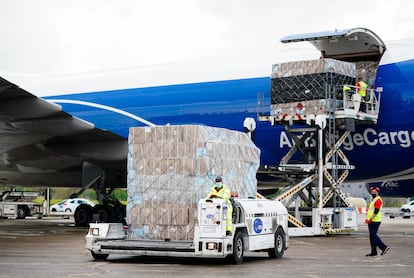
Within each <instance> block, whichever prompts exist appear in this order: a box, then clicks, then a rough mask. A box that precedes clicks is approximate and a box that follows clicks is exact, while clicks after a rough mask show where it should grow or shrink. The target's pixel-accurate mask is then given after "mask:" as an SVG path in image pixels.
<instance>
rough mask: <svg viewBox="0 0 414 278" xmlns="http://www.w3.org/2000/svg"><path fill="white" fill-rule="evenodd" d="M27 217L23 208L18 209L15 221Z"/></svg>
mask: <svg viewBox="0 0 414 278" xmlns="http://www.w3.org/2000/svg"><path fill="white" fill-rule="evenodd" d="M26 216H27V210H26V208H25V207H19V208H18V209H17V219H25V218H26Z"/></svg>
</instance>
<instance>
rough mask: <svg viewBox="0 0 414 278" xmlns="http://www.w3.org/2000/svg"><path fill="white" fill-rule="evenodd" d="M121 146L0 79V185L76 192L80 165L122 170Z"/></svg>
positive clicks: (113, 137) (120, 141)
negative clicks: (74, 188) (71, 189)
mask: <svg viewBox="0 0 414 278" xmlns="http://www.w3.org/2000/svg"><path fill="white" fill-rule="evenodd" d="M109 145H110V146H111V148H110V149H113V148H112V147H114V146H115V148H114V151H112V152H108V149H109V148H108V146H109ZM126 146H127V140H126V139H125V138H123V137H121V136H119V135H116V134H114V133H111V132H108V131H104V130H101V129H97V128H95V127H94V125H93V124H92V123H89V122H86V121H83V120H81V119H79V118H76V117H74V116H72V115H70V114H68V113H66V112H64V111H62V108H61V107H60V106H59V105H56V104H54V103H51V102H48V101H46V100H43V99H41V98H39V97H36V96H35V95H33V94H31V93H29V92H27V91H25V90H24V89H22V88H20V87H18V86H17V85H15V84H13V83H11V82H9V81H7V80H5V79H3V78H1V77H0V154H1V157H0V184H4V185H20V186H51V187H81V186H82V183H83V184H85V181H82V171H83V168H84V167H85V166H84V165H85V163H87V164H88V165H90V164H92V165H96V166H98V167H101V168H106V167H110V168H111V169H119V171H125V165H126V153H127V147H126Z"/></svg>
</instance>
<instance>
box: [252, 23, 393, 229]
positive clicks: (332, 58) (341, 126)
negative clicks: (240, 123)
mask: <svg viewBox="0 0 414 278" xmlns="http://www.w3.org/2000/svg"><path fill="white" fill-rule="evenodd" d="M282 41H283V42H296V41H310V42H311V43H312V44H314V45H315V46H316V47H317V48H318V49H319V50H320V51H321V59H319V60H312V61H294V62H289V63H282V64H275V65H273V68H272V78H271V92H270V113H269V114H260V115H258V118H259V121H268V122H270V123H271V125H272V126H275V125H284V126H285V129H286V131H287V133H288V134H289V135H290V137H291V139H292V142H293V144H292V147H291V148H290V150H289V151H288V152H287V153H286V155H285V156H284V157H283V158H282V159H281V161H280V163H279V165H278V166H277V167H273V168H271V167H270V169H274V170H275V175H276V172H277V174H278V175H280V174H281V173H284V174H285V175H286V176H287V177H292V176H293V177H297V182H295V183H293V184H292V185H290V186H287V187H286V189H285V191H284V192H283V193H281V194H280V195H279V196H277V197H276V198H275V199H276V200H278V201H281V202H282V203H283V204H284V205H285V206H286V207H287V208H288V210H289V223H290V228H289V234H290V235H291V236H305V235H326V234H332V233H342V232H350V231H354V230H356V229H357V221H356V210H355V209H354V208H351V204H350V203H349V202H348V200H347V198H346V196H345V195H344V194H343V193H342V192H341V191H340V190H339V187H340V185H341V184H342V183H343V182H344V181H345V180H346V178H347V177H348V174H349V171H350V170H352V169H354V168H355V166H354V165H352V164H351V163H350V161H349V160H348V158H347V157H346V155H345V153H344V152H343V151H342V150H341V146H342V144H343V143H344V141H345V140H346V138H347V137H348V136H349V135H350V133H351V132H353V131H355V128H356V126H359V125H371V124H376V123H377V121H378V115H379V108H380V101H381V93H382V88H375V74H376V68H377V66H378V63H379V59H380V57H381V55H382V53H383V51H384V50H385V45H384V44H383V43H382V41H381V40H380V39H379V38H378V37H377V36H376V35H375V34H374V33H373V32H371V31H369V30H367V29H364V28H355V29H347V30H341V31H335V32H321V33H313V34H305V35H298V36H289V37H286V38H284V39H282ZM374 45H375V47H374ZM357 77H363V78H364V79H365V80H370V81H369V83H370V84H369V89H367V96H366V97H365V98H361V97H360V96H359V94H358V93H357V88H356V86H355V83H356V78H357ZM264 98H265V96H264V95H260V96H259V99H260V100H263V99H264ZM261 103H265V102H264V101H261ZM261 109H263V108H261ZM261 111H263V110H261Z"/></svg>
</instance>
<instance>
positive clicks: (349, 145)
mask: <svg viewBox="0 0 414 278" xmlns="http://www.w3.org/2000/svg"><path fill="white" fill-rule="evenodd" d="M298 137H300V136H298ZM413 142H414V131H408V130H399V131H381V132H378V131H376V130H375V129H373V128H367V129H365V130H364V131H363V132H362V133H358V132H356V133H351V134H350V135H349V136H348V137H347V138H346V140H345V141H344V143H343V148H344V149H345V150H347V151H352V150H353V149H354V148H355V147H362V146H364V145H368V146H371V147H373V146H377V145H378V144H379V145H384V146H385V145H399V146H400V147H402V148H409V147H411V145H412V144H413ZM304 143H305V146H307V147H312V146H315V140H314V139H313V138H308V139H306V140H305V142H304ZM279 146H280V148H285V147H289V148H290V147H292V140H291V139H290V137H289V135H288V134H287V133H286V132H285V131H282V132H281V133H280V142H279Z"/></svg>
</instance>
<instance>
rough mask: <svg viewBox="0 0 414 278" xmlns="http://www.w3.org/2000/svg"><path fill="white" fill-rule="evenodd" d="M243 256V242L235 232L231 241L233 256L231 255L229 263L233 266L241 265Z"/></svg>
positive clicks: (238, 233)
mask: <svg viewBox="0 0 414 278" xmlns="http://www.w3.org/2000/svg"><path fill="white" fill-rule="evenodd" d="M243 255H244V242H243V237H242V234H241V233H240V232H236V235H235V236H234V239H233V254H232V255H231V262H232V263H233V264H241V263H242V262H243Z"/></svg>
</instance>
